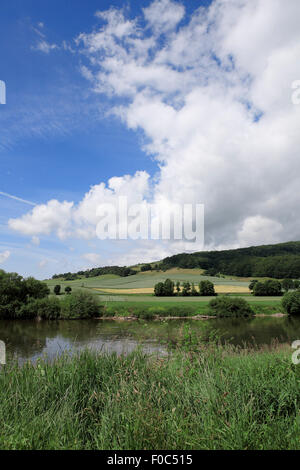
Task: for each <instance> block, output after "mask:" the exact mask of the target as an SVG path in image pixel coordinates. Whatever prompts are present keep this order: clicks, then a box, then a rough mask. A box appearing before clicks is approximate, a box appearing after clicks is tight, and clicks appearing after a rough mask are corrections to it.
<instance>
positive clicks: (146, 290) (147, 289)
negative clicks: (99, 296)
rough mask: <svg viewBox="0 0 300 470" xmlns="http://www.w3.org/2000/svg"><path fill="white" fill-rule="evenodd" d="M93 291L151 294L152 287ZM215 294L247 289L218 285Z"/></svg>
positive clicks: (243, 291)
mask: <svg viewBox="0 0 300 470" xmlns="http://www.w3.org/2000/svg"><path fill="white" fill-rule="evenodd" d="M94 290H99V291H101V292H106V293H108V294H153V292H154V289H153V287H141V288H136V289H101V288H96V287H94ZM215 291H216V293H217V294H249V292H250V291H249V289H248V287H244V286H226V285H218V286H215Z"/></svg>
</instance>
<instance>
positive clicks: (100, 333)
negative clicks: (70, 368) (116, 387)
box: [0, 317, 300, 361]
mask: <svg viewBox="0 0 300 470" xmlns="http://www.w3.org/2000/svg"><path fill="white" fill-rule="evenodd" d="M186 325H188V326H189V328H190V329H191V331H193V333H194V334H195V335H197V334H199V335H200V334H201V336H202V337H203V335H204V336H207V337H208V336H209V335H210V334H211V333H212V332H213V331H216V330H217V332H218V335H219V336H221V337H222V340H223V341H229V342H231V343H233V344H235V345H241V346H243V345H245V344H247V345H249V344H256V345H262V344H271V343H272V341H274V340H277V341H279V342H280V343H291V342H292V341H294V340H295V339H300V319H299V318H288V317H284V318H272V317H264V318H254V319H228V318H226V319H219V320H216V319H210V320H206V321H203V320H180V319H178V320H171V321H133V322H129V321H117V322H116V321H112V320H111V321H110V320H72V321H57V322H54V321H53V322H36V321H21V320H20V321H17V320H14V321H4V320H1V321H0V339H1V340H2V341H4V342H5V343H6V348H7V359H8V360H9V359H10V358H12V357H13V356H14V357H17V358H18V359H19V360H21V361H23V360H27V359H31V360H35V359H37V358H38V357H40V356H42V355H44V354H46V355H47V356H48V357H50V358H52V357H55V356H56V355H57V354H60V353H62V352H64V351H68V352H71V353H72V352H74V351H77V350H79V349H84V348H87V347H88V348H92V349H95V350H98V351H106V352H116V353H117V354H121V353H128V352H130V351H132V350H134V349H136V347H137V346H140V347H142V349H143V351H145V352H146V353H157V354H160V355H161V354H166V351H167V348H166V343H172V344H174V343H176V341H177V339H178V337H179V335H180V334H181V333H182V330H183V327H184V326H186Z"/></svg>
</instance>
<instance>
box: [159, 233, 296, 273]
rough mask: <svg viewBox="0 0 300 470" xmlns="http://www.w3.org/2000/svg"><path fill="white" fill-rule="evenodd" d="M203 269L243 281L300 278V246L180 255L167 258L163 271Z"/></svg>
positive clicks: (238, 249) (162, 263)
mask: <svg viewBox="0 0 300 470" xmlns="http://www.w3.org/2000/svg"><path fill="white" fill-rule="evenodd" d="M174 267H179V268H189V269H191V268H201V269H205V270H206V273H207V274H211V275H215V274H217V273H222V274H229V275H233V276H242V277H250V276H251V277H255V276H257V277H273V278H277V279H282V278H292V279H298V278H300V242H299V241H291V242H286V243H278V244H274V245H260V246H251V247H248V248H236V249H232V250H222V251H201V252H195V253H180V254H177V255H173V256H169V257H167V258H164V259H163V260H162V261H161V262H160V268H161V269H169V268H174Z"/></svg>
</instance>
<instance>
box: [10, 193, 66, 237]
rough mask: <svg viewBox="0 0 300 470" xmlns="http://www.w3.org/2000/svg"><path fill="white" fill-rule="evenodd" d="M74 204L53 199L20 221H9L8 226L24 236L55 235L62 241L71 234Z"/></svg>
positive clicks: (37, 207)
mask: <svg viewBox="0 0 300 470" xmlns="http://www.w3.org/2000/svg"><path fill="white" fill-rule="evenodd" d="M72 207H73V202H67V201H64V202H59V201H57V200H55V199H52V200H51V201H49V202H48V203H47V204H41V205H37V206H35V207H34V208H33V209H32V211H30V212H28V213H27V214H24V215H23V216H22V217H20V218H18V219H9V221H8V225H9V227H10V228H12V229H13V230H16V231H18V232H21V233H23V234H24V235H29V236H32V237H34V236H37V235H49V234H50V233H55V234H56V235H57V236H58V237H59V238H60V239H64V238H66V237H67V236H68V235H69V234H70V232H69V228H70V224H71V211H72Z"/></svg>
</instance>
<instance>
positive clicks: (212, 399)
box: [0, 341, 300, 450]
mask: <svg viewBox="0 0 300 470" xmlns="http://www.w3.org/2000/svg"><path fill="white" fill-rule="evenodd" d="M299 367H300V366H295V365H293V364H291V358H290V351H289V352H284V351H280V350H277V351H274V350H273V351H269V350H265V351H259V352H257V351H256V352H254V351H251V350H248V351H246V350H243V351H242V350H238V349H234V348H232V347H230V348H229V347H221V346H218V345H217V344H208V345H206V346H204V345H202V346H201V344H193V345H192V346H191V345H190V344H188V343H185V342H184V341H183V343H182V345H181V347H180V349H179V350H177V351H176V352H175V353H174V354H173V355H172V356H170V357H169V358H164V357H160V358H157V357H149V356H145V355H143V354H142V353H140V352H138V351H137V352H135V353H133V354H131V355H129V356H119V357H118V356H116V355H114V354H113V355H96V354H95V353H91V352H82V353H80V355H79V356H78V357H73V358H69V357H67V356H63V357H60V358H59V359H57V360H56V361H54V362H52V363H45V362H43V361H40V362H38V363H37V364H36V365H32V364H30V363H28V364H25V365H24V366H22V367H18V366H17V365H11V366H5V367H4V368H2V370H1V373H0V421H1V423H2V426H1V429H0V448H1V449H108V450H109V449H113V450H119V449H126V450H130V449H138V450H140V449H152V450H154V449H186V450H188V449H299V448H300V442H299V432H300V420H299V407H300V387H299V370H300V369H299ZM283 384H284V385H283Z"/></svg>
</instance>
